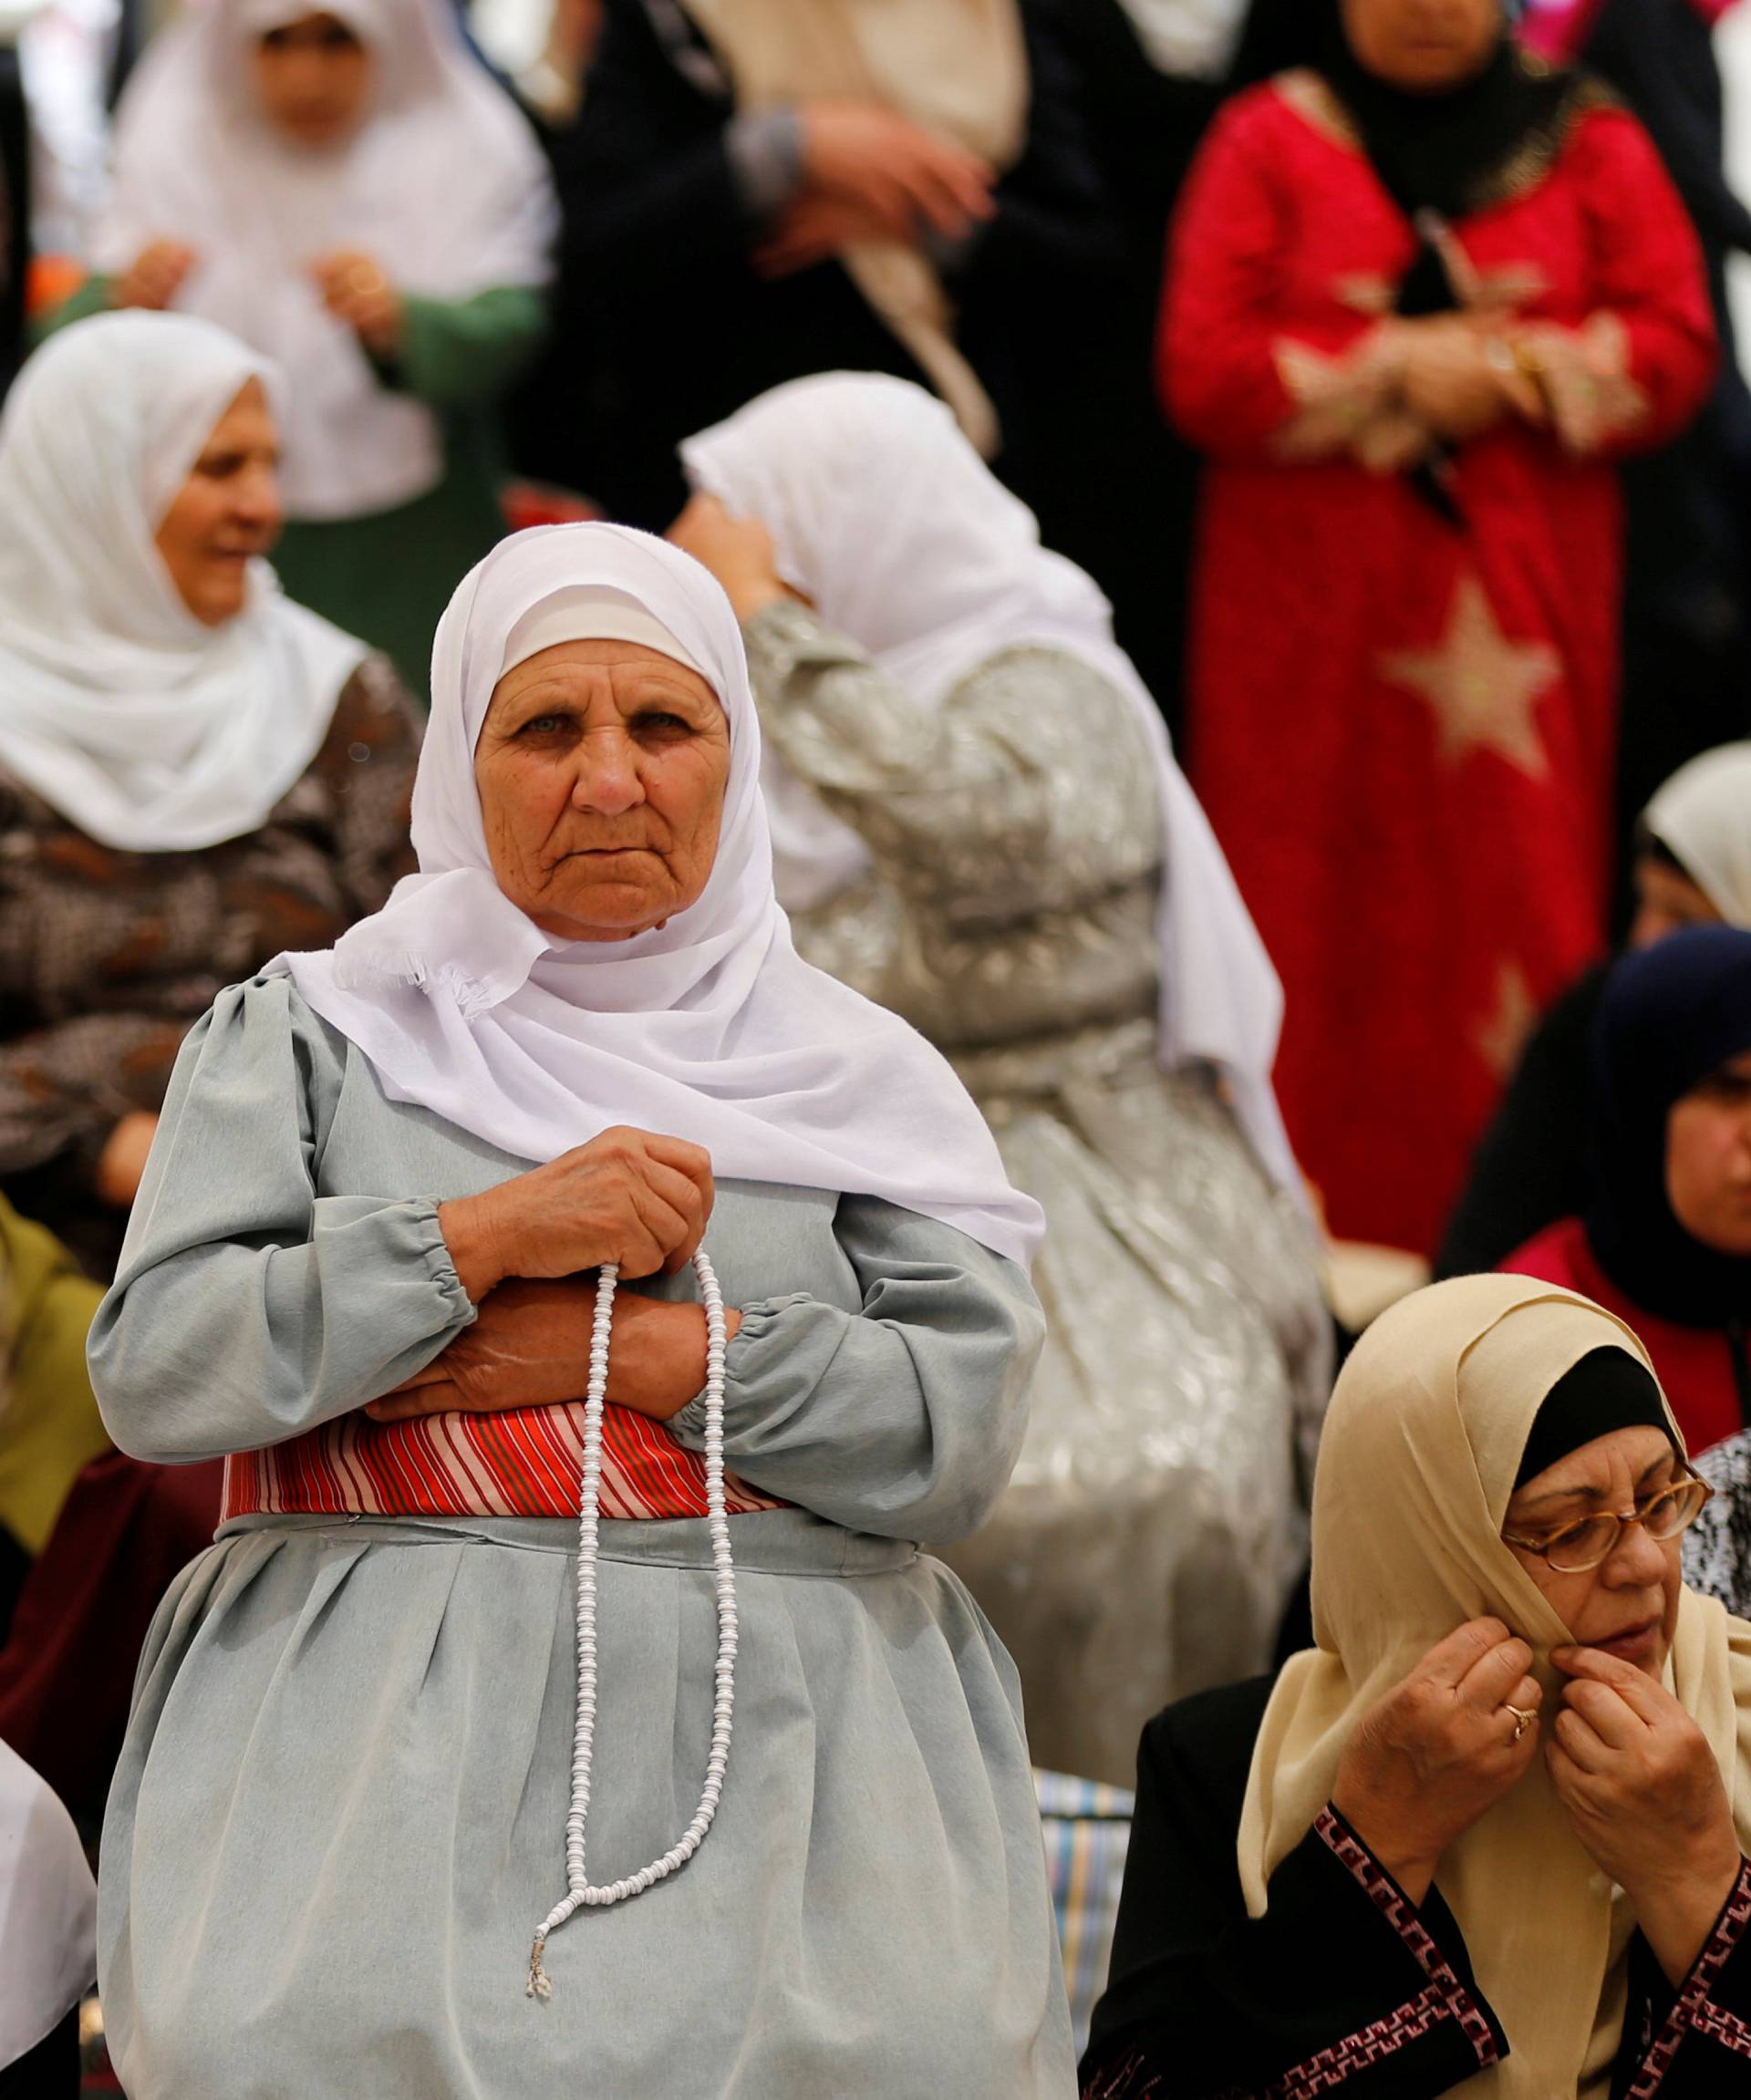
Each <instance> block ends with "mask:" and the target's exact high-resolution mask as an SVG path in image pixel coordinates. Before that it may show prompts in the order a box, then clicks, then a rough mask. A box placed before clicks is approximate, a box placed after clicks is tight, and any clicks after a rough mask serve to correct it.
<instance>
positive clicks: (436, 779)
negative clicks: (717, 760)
mask: <svg viewBox="0 0 1751 2100" xmlns="http://www.w3.org/2000/svg"><path fill="white" fill-rule="evenodd" d="M604 593H607V594H611V599H610V603H611V604H612V605H617V606H618V607H619V611H618V612H617V613H611V614H609V615H608V616H606V617H605V616H604V613H603V609H602V605H603V598H602V595H603V594H604ZM555 613H558V614H560V615H561V616H560V617H555V616H554V614H555ZM645 621H655V622H656V623H657V624H658V628H657V630H652V629H650V628H649V627H648V626H645V625H644V624H643V623H644V622H645ZM653 631H660V632H662V633H663V634H665V635H666V636H667V637H668V653H670V654H672V655H676V656H677V657H678V658H679V660H681V661H684V662H687V663H689V664H691V665H693V666H696V667H698V668H699V671H700V673H701V675H702V676H703V677H704V678H705V679H706V680H707V682H708V683H709V684H710V687H711V688H712V689H713V691H714V692H715V693H716V694H717V696H718V698H719V699H720V701H721V702H722V705H723V709H724V713H725V715H726V716H727V717H728V719H729V728H730V778H729V783H728V786H727V788H726V790H725V796H724V805H723V816H722V823H721V829H720V836H719V842H718V853H717V859H716V862H715V863H714V864H713V867H712V870H711V874H710V879H709V881H708V882H707V884H706V886H705V889H704V891H703V893H702V894H701V895H700V896H699V900H698V902H697V903H695V904H693V905H689V907H688V909H687V910H685V911H682V912H678V913H677V914H676V915H675V916H674V917H673V918H671V919H670V920H669V921H668V924H667V925H666V926H659V927H657V928H655V929H653V930H652V931H650V932H648V933H644V934H639V935H637V936H635V937H634V938H633V939H631V940H627V941H618V942H602V943H596V942H575V943H568V942H562V941H557V940H553V939H550V938H549V937H548V936H547V935H545V934H544V933H543V932H542V931H541V930H540V928H539V927H537V926H535V925H534V922H533V921H532V920H530V919H529V918H527V917H526V916H524V915H523V912H521V911H520V910H519V909H518V908H517V906H516V905H513V903H512V902H511V901H510V899H509V898H507V897H506V896H505V895H503V892H502V891H501V890H500V889H499V886H498V884H497V883H496V881H495V880H494V879H493V875H492V864H491V859H490V855H489V853H488V850H487V844H486V834H485V831H484V828H483V826H482V819H481V805H480V797H479V794H478V792H477V791H476V787H475V781H474V748H475V744H476V741H477V740H478V739H479V736H480V732H481V725H482V722H483V721H484V720H485V718H486V713H487V709H488V707H489V706H490V704H491V702H492V691H493V688H494V687H495V686H496V685H497V683H498V681H499V679H500V678H502V677H503V674H504V671H505V669H506V668H507V667H509V666H510V665H511V664H513V663H515V662H518V661H521V660H522V658H523V656H524V655H526V654H528V653H532V646H533V648H540V647H551V646H552V645H553V644H554V642H556V641H558V640H560V639H562V638H570V639H584V638H586V637H588V636H600V635H616V634H617V635H623V636H629V637H630V638H645V637H648V636H650V635H651V634H652V633H653ZM413 843H414V846H415V848H416V850H417V851H418V853H419V856H420V873H419V874H416V875H409V876H407V877H406V878H405V879H404V880H403V881H402V882H400V883H399V884H397V886H396V890H395V894H394V895H392V896H391V897H390V899H389V904H388V905H386V906H385V907H384V909H383V910H382V911H381V912H379V913H378V914H377V916H375V917H374V918H369V919H367V920H365V921H364V922H363V923H362V924H361V925H359V926H356V927H355V928H354V929H353V930H352V932H350V933H349V934H347V936H345V938H344V939H342V940H341V942H340V943H339V945H338V946H337V947H335V948H333V949H331V950H328V951H326V953H323V954H320V955H303V956H286V957H281V958H280V960H279V961H278V962H277V963H275V964H274V965H272V966H270V967H273V968H285V969H289V970H290V972H291V974H292V976H293V978H294V980H295V982H296V984H297V987H298V989H299V990H300V991H301V992H302V993H303V995H304V997H305V998H306V1000H307V1001H308V1002H309V1004H310V1005H311V1006H312V1007H314V1008H315V1009H316V1012H317V1013H319V1014H321V1015H322V1016H323V1017H324V1018H325V1019H326V1020H328V1021H330V1022H332V1023H333V1025H334V1026H335V1027H336V1028H337V1029H339V1030H340V1031H341V1033H342V1034H343V1035H345V1036H347V1038H348V1039H349V1040H351V1041H353V1042H355V1043H357V1045H358V1047H359V1048H360V1049H361V1050H363V1051H364V1052H365V1054H366V1055H367V1057H368V1058H369V1059H370V1060H371V1063H372V1064H373V1065H374V1066H375V1067H376V1069H377V1072H378V1078H379V1079H380V1081H382V1084H383V1088H384V1091H386V1092H387V1093H388V1094H389V1097H390V1099H391V1100H394V1101H407V1102H418V1103H420V1106H422V1107H424V1108H428V1109H430V1110H431V1111H432V1112H433V1113H434V1114H437V1115H440V1116H442V1117H443V1118H445V1120H446V1121H448V1122H452V1123H455V1124H457V1125H459V1126H460V1127H461V1129H463V1130H467V1131H471V1132H472V1133H474V1134H475V1135H476V1136H477V1137H482V1138H484V1139H486V1140H487V1142H488V1143H491V1144H495V1145H497V1146H499V1147H500V1148H501V1149H502V1150H503V1151H505V1152H508V1153H515V1154H516V1155H517V1156H518V1157H520V1158H523V1159H531V1160H549V1159H553V1158H554V1157H556V1156H557V1155H558V1154H559V1153H563V1152H565V1151H567V1150H568V1149H569V1148H571V1147H572V1146H574V1145H579V1144H585V1143H588V1141H589V1140H590V1139H591V1138H593V1137H595V1136H596V1135H597V1134H598V1133H599V1132H601V1131H602V1130H604V1129H606V1128H607V1127H609V1126H611V1125H613V1124H615V1123H630V1124H633V1125H635V1126H637V1127H638V1128H642V1129H646V1130H651V1131H657V1132H661V1133H665V1134H667V1135H668V1136H672V1137H680V1138H686V1139H688V1140H689V1141H690V1142H692V1143H695V1144H699V1145H703V1146H704V1147H705V1148H706V1149H707V1150H708V1151H709V1152H710V1154H711V1161H712V1166H713V1169H714V1171H715V1172H716V1173H717V1174H720V1175H723V1176H726V1177H729V1178H732V1179H733V1178H741V1179H744V1180H749V1181H759V1182H774V1183H781V1184H795V1185H798V1186H803V1187H809V1188H822V1189H833V1190H840V1191H844V1192H846V1193H848V1194H855V1195H876V1196H882V1197H886V1200H887V1201H888V1202H890V1203H894V1204H897V1205H901V1206H903V1207H904V1208H906V1209H907V1210H915V1211H920V1212H922V1213H923V1214H924V1215H925V1216H929V1217H936V1218H940V1219H942V1220H943V1221H944V1222H945V1223H946V1224H948V1225H952V1226H957V1227H958V1229H959V1230H961V1231H962V1232H965V1233H967V1234H969V1236H971V1237H972V1238H974V1239H977V1240H979V1241H980V1242H981V1243H982V1244H983V1245H985V1246H986V1247H991V1248H993V1249H994V1250H995V1251H996V1252H997V1253H999V1254H1002V1255H1007V1256H1008V1257H1010V1259H1011V1260H1013V1261H1017V1262H1021V1263H1023V1264H1025V1263H1026V1262H1027V1260H1028V1259H1029V1257H1030V1256H1031V1252H1032V1249H1033V1247H1034V1245H1035V1244H1036V1242H1037V1240H1038V1238H1039V1236H1040V1232H1041V1216H1040V1211H1039V1207H1038V1205H1035V1204H1034V1203H1033V1202H1032V1201H1031V1199H1030V1198H1028V1197H1027V1196H1024V1195H1018V1194H1017V1193H1016V1191H1015V1190H1014V1189H1012V1188H1011V1187H1010V1184H1009V1183H1008V1181H1007V1179H1006V1178H1005V1176H1004V1173H1003V1167H1002V1163H1001V1161H1000V1159H999V1157H998V1153H997V1147H996V1145H995V1143H993V1141H992V1139H991V1135H990V1133H989V1131H988V1130H987V1129H986V1127H985V1123H984V1120H983V1118H982V1117H981V1116H980V1115H979V1111H978V1110H977V1109H976V1108H975V1107H974V1105H973V1103H972V1102H971V1100H970V1099H969V1096H968V1095H967V1093H966V1091H964V1090H963V1088H962V1087H961V1084H960V1081H958V1079H957V1078H956V1077H955V1076H954V1073H953V1072H952V1071H950V1070H949V1068H948V1065H947V1064H946V1063H945V1062H944V1061H943V1060H942V1059H941V1058H940V1057H939V1056H938V1054H937V1052H936V1051H935V1050H932V1049H931V1047H930V1046H929V1044H928V1043H927V1042H926V1041H925V1040H924V1039H923V1037H922V1036H920V1035H918V1034H917V1033H916V1032H915V1031H914V1030H913V1029H909V1028H908V1027H907V1025H906V1024H905V1023H904V1022H903V1021H901V1020H898V1019H896V1018H895V1017H894V1016H893V1015H891V1014H888V1013H885V1012H883V1010H882V1009H880V1008H878V1007H874V1006H872V1005H870V1004H869V1002H868V1001H867V1000H865V999H864V998H860V997H859V996H858V995H857V994H856V993H855V992H852V991H849V990H847V989H846V988H844V986H843V985H840V984H837V983H835V982H834V979H833V978H829V977H827V976H825V975H824V974H823V973H822V972H821V971H819V970H816V969H813V968H811V967H809V966H808V965H807V964H806V963H804V962H803V959H802V957H800V956H798V955H797V953H796V951H795V949H794V948H793V947H792V945H791V929H790V923H789V921H788V920H787V919H786V918H785V916H784V914H783V912H782V910H781V909H780V908H779V905H778V900H777V898H776V897H775V896H774V895H773V893H772V846H771V843H770V841H769V839H768V836H767V831H766V812H765V806H764V804H763V802H762V799H761V793H760V724H759V720H758V719H757V717H756V715H755V712H754V703H753V696H752V694H751V692H750V690H749V686H748V669H747V663H746V659H745V658H744V657H743V655H742V647H741V634H740V632H739V631H738V629H737V626H736V620H735V615H734V614H733V613H732V612H731V611H730V604H729V601H728V599H727V598H725V596H724V595H723V593H722V591H721V590H720V588H719V587H718V584H716V582H715V581H714V580H713V578H712V577H711V576H710V574H708V573H707V572H706V571H705V570H704V569H702V568H701V567H700V566H699V564H698V563H696V562H694V561H693V560H691V559H690V558H689V556H688V555H685V554H683V553H679V551H678V550H677V549H676V548H674V547H671V546H669V545H668V543H666V542H664V541H661V540H656V539H652V538H650V537H649V536H648V534H646V533H636V532H633V531H631V530H630V529H628V528H627V527H624V526H618V525H554V526H548V527H545V528H542V529H537V530H535V531H533V532H527V533H517V534H515V535H514V537H513V538H511V539H509V540H506V541H504V542H503V543H501V544H500V545H499V546H498V547H497V548H496V549H495V550H494V551H493V552H492V553H491V554H489V555H488V556H487V558H486V559H485V561H483V562H482V563H481V564H479V566H478V567H477V568H475V569H474V570H473V571H472V572H471V574H469V575H468V576H467V577H466V578H465V579H464V580H463V582H462V584H461V588H460V589H459V590H458V591H457V593H456V595H455V597H454V598H453V599H451V605H450V610H449V611H448V612H447V613H446V614H445V615H444V617H443V620H442V623H441V624H440V626H439V629H438V638H437V643H436V647H435V648H434V650H433V654H432V671H431V723H430V729H428V731H427V735H426V741H425V748H424V750H423V751H422V752H421V754H420V771H419V777H418V779H417V781H416V782H415V785H414V792H413Z"/></svg>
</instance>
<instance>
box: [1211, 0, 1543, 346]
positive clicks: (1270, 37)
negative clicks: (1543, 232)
mask: <svg viewBox="0 0 1751 2100" xmlns="http://www.w3.org/2000/svg"><path fill="white" fill-rule="evenodd" d="M1517 13H1518V8H1506V7H1505V8H1504V10H1503V17H1502V30H1501V35H1500V36H1499V37H1498V39H1497V45H1496V48H1495V50H1494V51H1493V52H1492V53H1491V55H1490V57H1489V60H1488V62H1487V65H1486V66H1485V67H1484V69H1483V71H1482V72H1481V73H1477V74H1475V75H1474V76H1473V77H1472V78H1470V79H1469V80H1465V81H1462V82H1461V83H1460V84H1459V85H1458V86H1457V87H1456V88H1449V89H1448V90H1447V91H1446V92H1445V94H1439V95H1414V94H1409V93H1407V92H1406V91H1405V90H1404V88H1394V87H1392V86H1391V85H1390V84H1389V83H1388V82H1386V81H1384V80H1382V79H1380V78H1378V77H1377V76H1376V75H1374V74H1373V73H1370V72H1369V71H1368V69H1367V68H1366V67H1364V66H1363V65H1362V63H1361V61H1360V60H1359V59H1358V58H1357V57H1356V55H1355V53H1354V52H1353V51H1352V49H1351V47H1350V40H1349V38H1348V37H1347V36H1345V35H1344V31H1343V16H1342V6H1341V5H1340V0H1255V4H1254V6H1253V9H1252V13H1251V15H1250V16H1249V17H1248V25H1247V30H1246V34H1245V36H1243V38H1242V41H1241V46H1240V51H1239V55H1238V57H1237V59H1236V62H1235V74H1234V79H1235V84H1236V85H1242V84H1250V83H1251V82H1252V81H1255V80H1259V79H1264V78H1269V76H1270V75H1271V74H1273V73H1276V72H1281V71H1285V70H1288V69H1289V68H1290V67H1312V68H1313V69H1314V70H1315V71H1316V72H1318V73H1319V74H1320V75H1321V77H1322V78H1324V80H1325V82H1326V85H1327V86H1328V87H1329V88H1331V91H1332V93H1333V94H1334V95H1335V96H1336V97H1337V98H1338V99H1339V101H1340V102H1342V104H1343V107H1344V109H1345V111H1346V113H1347V114H1348V116H1349V118H1350V119H1351V122H1352V124H1353V125H1354V127H1355V129H1356V131H1357V134H1358V136H1359V137H1360V139H1361V141H1362V150H1363V151H1364V152H1365V153H1366V154H1367V156H1368V159H1369V160H1370V162H1371V163H1372V164H1373V170H1374V172H1375V174H1376V175H1378V176H1379V178H1380V181H1381V183H1382V186H1383V188H1384V189H1385V191H1386V192H1387V194H1388V195H1389V196H1390V197H1391V198H1392V199H1393V201H1394V203H1395V204H1397V206H1398V208H1399V209H1400V211H1402V212H1404V215H1405V217H1406V218H1407V219H1410V220H1412V221H1415V220H1416V219H1417V217H1418V215H1419V214H1420V213H1423V212H1434V213H1435V214H1436V215H1438V216H1439V217H1440V218H1442V219H1444V220H1452V219H1460V218H1464V217H1465V216H1466V213H1467V212H1476V211H1479V210H1481V209H1482V208H1483V207H1484V206H1485V205H1487V204H1489V203H1492V202H1495V201H1496V200H1497V197H1498V196H1499V195H1501V194H1502V193H1504V187H1505V184H1506V182H1507V181H1508V176H1509V171H1511V170H1512V169H1513V168H1514V167H1515V165H1516V164H1517V163H1518V162H1519V161H1520V160H1521V159H1522V156H1523V155H1525V154H1526V153H1527V152H1528V150H1536V149H1537V148H1538V147H1539V145H1540V144H1541V143H1543V142H1544V141H1547V140H1550V139H1552V138H1553V137H1554V136H1555V134H1556V133H1557V131H1558V130H1559V129H1560V127H1561V126H1562V124H1563V123H1564V121H1565V120H1566V117H1567V114H1568V109H1569V104H1570V98H1571V96H1572V95H1573V93H1574V90H1575V87H1576V84H1577V83H1576V79H1575V76H1574V75H1573V74H1571V73H1567V72H1557V71H1552V70H1551V69H1549V67H1545V66H1544V65H1542V64H1541V63H1540V62H1539V61H1538V60H1536V59H1532V58H1529V57H1528V56H1527V55H1526V53H1525V52H1523V51H1522V50H1521V48H1520V47H1519V45H1518V42H1517V41H1516V40H1515V38H1514V36H1513V35H1512V33H1511V31H1510V29H1509V26H1508V23H1509V17H1510V15H1512V14H1517ZM1454 304H1455V301H1454V295H1453V289H1452V287H1451V285H1450V284H1448V282H1447V276H1446V272H1445V269H1444V268H1443V267H1442V265H1441V262H1440V259H1439V257H1438V256H1437V255H1436V254H1435V251H1434V249H1433V248H1432V247H1431V246H1430V244H1429V243H1428V242H1427V240H1426V239H1424V240H1421V241H1420V242H1419V245H1418V250H1417V255H1416V259H1415V261H1414V263H1413V264H1412V265H1411V268H1410V270H1409V271H1408V272H1407V273H1406V274H1405V276H1404V280H1403V281H1402V283H1401V284H1400V286H1399V290H1398V297H1397V301H1396V307H1397V311H1398V312H1399V313H1401V314H1408V315H1419V314H1439V313H1445V311H1447V309H1448V308H1450V307H1451V306H1452V305H1454Z"/></svg>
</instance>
